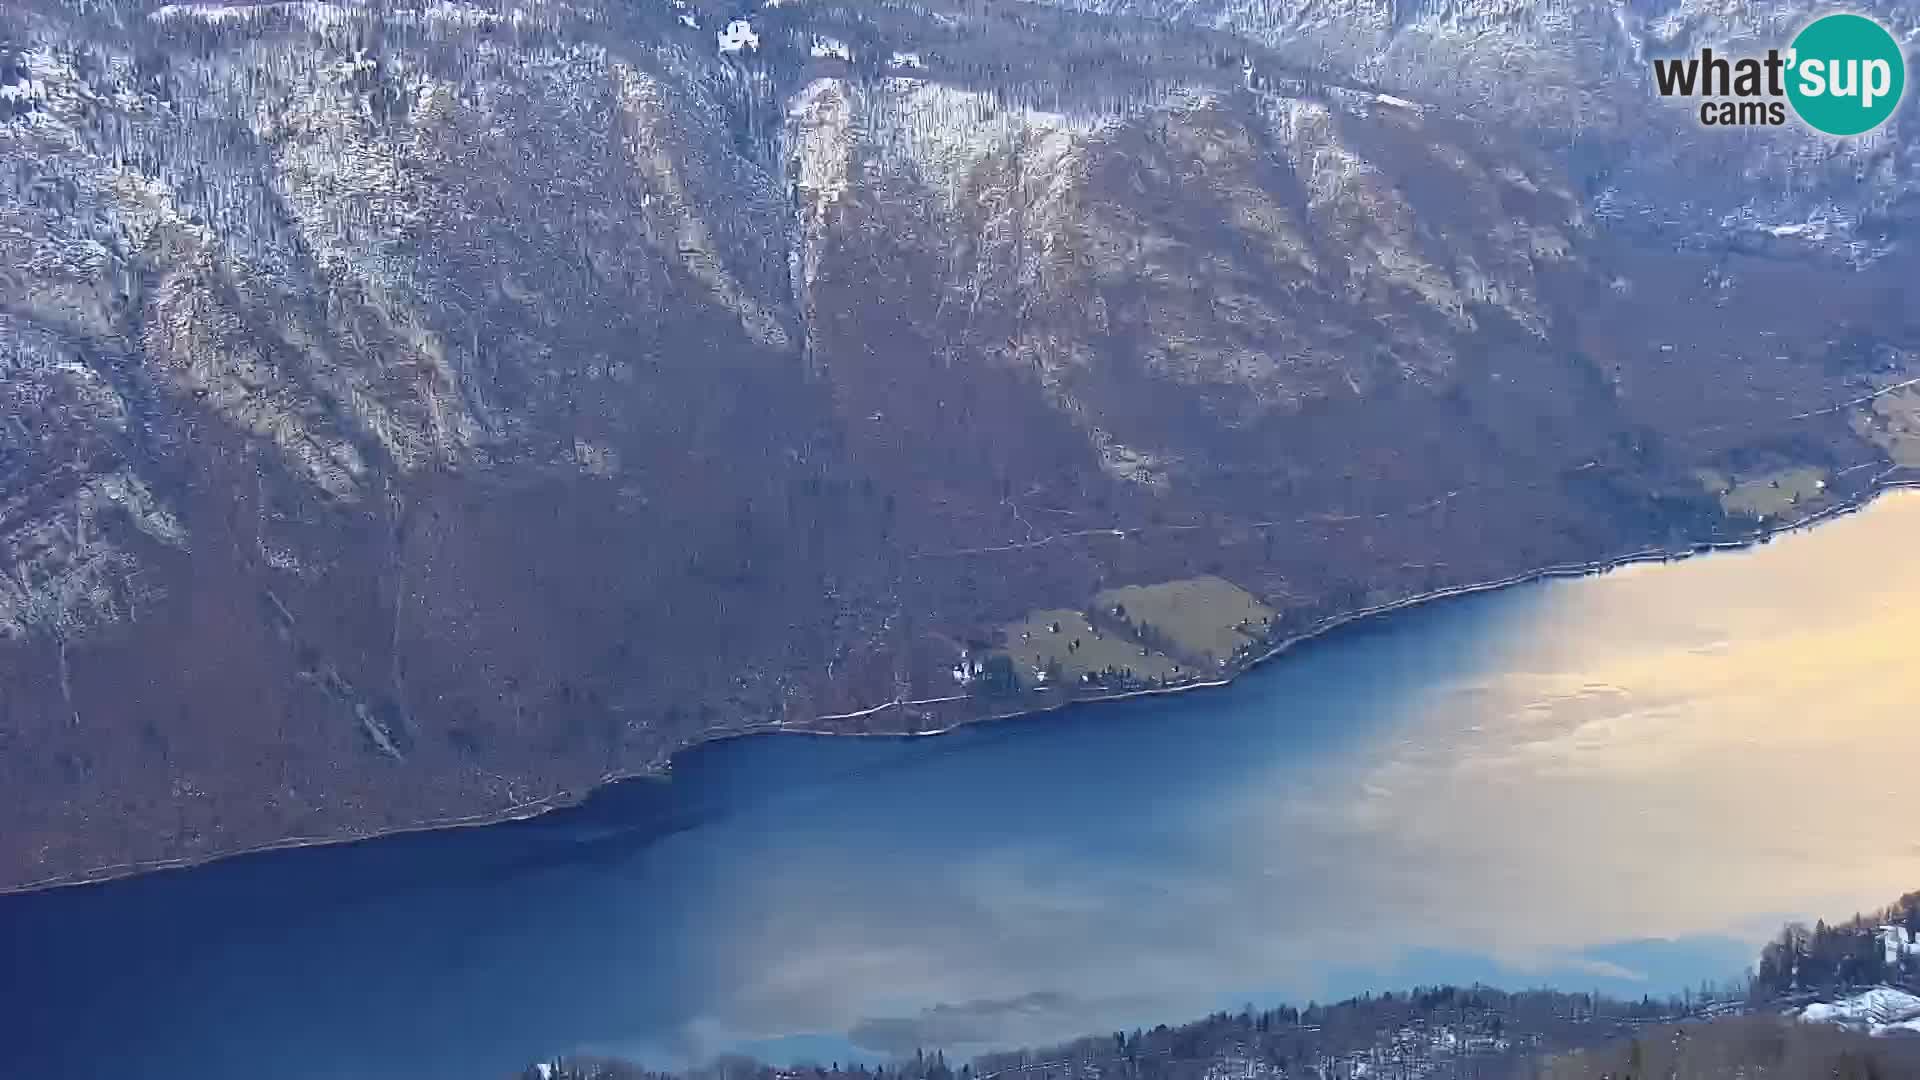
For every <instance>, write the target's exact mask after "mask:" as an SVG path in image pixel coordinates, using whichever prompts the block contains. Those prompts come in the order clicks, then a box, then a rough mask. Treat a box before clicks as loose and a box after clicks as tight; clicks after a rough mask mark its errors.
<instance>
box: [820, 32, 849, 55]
mask: <svg viewBox="0 0 1920 1080" xmlns="http://www.w3.org/2000/svg"><path fill="white" fill-rule="evenodd" d="M813 56H814V59H816V60H851V59H853V50H852V49H849V48H847V43H846V42H844V41H839V40H836V39H834V38H830V37H822V36H820V35H818V34H816V35H814V39H813Z"/></svg>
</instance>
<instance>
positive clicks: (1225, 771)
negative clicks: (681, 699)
mask: <svg viewBox="0 0 1920 1080" xmlns="http://www.w3.org/2000/svg"><path fill="white" fill-rule="evenodd" d="M1916 539H1920V499H1906V500H1887V501H1886V505H1885V507H1884V508H1878V507H1877V508H1875V509H1874V510H1872V511H1870V512H1869V513H1867V514H1863V515H1860V516H1859V517H1858V518H1855V519H1851V520H1849V521H1844V522H1841V523H1839V524H1836V525H1834V526H1830V527H1828V528H1825V529H1821V530H1817V531H1816V532H1814V533H1812V534H1808V535H1806V536H1802V537H1794V538H1789V539H1787V540H1783V541H1781V542H1779V543H1776V544H1774V545H1772V546H1770V547H1769V548H1768V549H1765V550H1763V551H1760V552H1756V553H1753V554H1750V555H1739V556H1729V557H1724V558H1722V557H1715V558H1713V559H1709V560H1704V561H1696V562H1692V563H1688V564H1685V565H1680V566H1674V567H1665V568H1653V569H1648V570H1641V571H1632V572H1627V573H1623V574H1616V575H1610V576H1607V577H1604V578H1599V579H1589V580H1585V581H1580V582H1570V583H1561V584H1554V585H1548V586H1537V587H1527V588H1522V589H1516V590H1511V591H1508V592H1504V593H1500V594H1495V595H1484V596H1480V597H1475V598H1469V599H1465V600H1461V601H1457V602H1450V603H1447V604H1444V605H1438V606H1435V607H1432V608H1429V609H1425V610H1422V611H1418V612H1413V613H1409V614H1405V615H1401V616H1396V617H1394V618H1391V619H1389V620H1385V621H1382V622H1379V623H1378V624H1375V625H1371V626H1367V627H1364V628H1360V629H1355V630H1350V631H1348V632H1344V633H1340V634H1338V635H1335V636H1334V637H1332V638H1330V639H1328V640H1326V641H1324V642H1321V643H1317V644H1315V645H1313V646H1311V647H1309V648H1306V649H1304V650H1302V651H1301V652H1300V653H1298V654H1297V655H1295V656H1293V657H1290V658H1288V659H1287V660H1285V661H1283V662H1281V663H1278V664H1275V665H1272V666H1270V667H1268V668H1266V669H1264V670H1262V671H1260V672H1258V673H1256V674H1254V675H1252V676H1250V677H1248V678H1246V679H1244V680H1242V681H1241V682H1240V683H1238V684H1237V685H1235V686H1233V687H1231V688H1228V689H1225V690H1221V691H1217V692H1212V693H1203V694H1194V695H1187V696H1183V697H1179V698H1160V699H1153V700H1149V701H1139V702H1130V703H1124V704H1118V705H1109V706H1101V707H1095V708H1089V709H1083V710H1078V711H1072V712H1068V713H1065V714H1061V715H1057V716H1053V717H1048V718H1042V719H1037V720H1031V721H1018V722H1010V723H1006V724H1000V725H994V726H989V727H981V728H975V729H970V730H966V731H961V732H957V733H954V734H951V735H948V736H942V737H937V738H927V739H908V740H830V739H811V738H800V737H793V738H777V739H750V740H743V741H738V742H732V743H726V744H721V745H716V746H711V747H707V748H703V749H701V750H698V751H695V752H693V753H690V754H688V755H686V756H685V757H684V759H682V760H681V761H680V762H678V763H677V764H676V769H675V775H674V777H673V779H672V780H671V782H647V783H634V784H629V785H624V786H622V787H620V788H617V789H615V790H613V791H611V792H609V793H607V794H606V795H604V796H603V797H601V798H599V799H596V800H595V801H594V802H593V803H591V804H589V805H588V806H586V807H583V808H581V809H579V810H576V811H570V812H564V813H558V814H554V815H552V816H550V817H548V818H544V819H541V820H537V821H533V822H524V823H518V824H511V825H503V826H499V827H493V828H486V829H471V830H457V831H450V832H444V833H437V834H422V835H415V836H409V837H399V838H394V839H390V840H384V841H378V842H373V843H367V844H361V845H354V846H347V847H335V848H312V849H305V850H299V851H292V852H281V853H275V854H268V855H262V856H257V857H248V858H242V859H235V860H231V861H228V862H224V863H219V864H215V865H211V866H207V867H203V868H198V869H194V870H189V871H179V872H170V873H162V874H155V875H150V876H148V877H144V878H138V879H134V880H129V881H123V882H117V883H111V884H107V885H102V886H95V887H88V888H82V889H69V890H59V891H54V892H48V893H43V894H38V895H31V896H24V897H13V898H0V950H3V951H4V965H3V966H0V999H3V1000H0V1076H3V1077H13V1076H52V1077H62V1078H65V1077H76V1078H79V1077H96V1076H98V1077H107V1076H112V1077H116V1078H123V1077H134V1076H138V1077H155V1078H163V1080H164V1078H172V1077H193V1078H196V1080H213V1078H222V1077H246V1078H249V1080H254V1078H258V1077H263V1076H272V1077H275V1078H284V1080H302V1078H309V1077H312V1078H320V1077H328V1078H331V1077H356V1078H379V1077H390V1076H408V1077H440V1076H446V1077H474V1076H483V1077H484V1076H500V1075H505V1074H507V1073H509V1072H511V1071H513V1070H516V1069H518V1068H520V1067H522V1066H524V1065H525V1064H527V1063H529V1062H531V1061H533V1060H535V1059H538V1058H542V1057H551V1056H553V1055H555V1054H557V1053H560V1052H566V1051H579V1050H592V1051H602V1052H617V1053H626V1054H632V1055H638V1056H642V1057H644V1058H646V1059H648V1060H650V1061H654V1062H657V1063H663V1064H672V1063H676V1062H681V1061H686V1060H690V1059H695V1058H699V1057H703V1056H705V1055H709V1054H711V1053H714V1052H716V1051H719V1050H723V1049H733V1048H743V1047H744V1048H747V1049H750V1050H756V1051H760V1052H764V1053H769V1054H773V1055H776V1056H779V1057H783V1058H789V1059H791V1058H798V1057H818V1058H820V1059H823V1060H824V1059H832V1058H844V1057H849V1056H854V1055H856V1054H857V1055H861V1056H865V1057H879V1056H884V1055H886V1054H890V1053H895V1052H899V1051H902V1050H908V1051H910V1049H911V1048H912V1047H914V1046H916V1045H924V1046H935V1045H939V1046H945V1047H948V1048H950V1049H951V1050H956V1051H962V1052H964V1051H967V1050H977V1049H980V1048H983V1047H987V1046H993V1045H1006V1044H1017V1043H1023V1042H1030V1041H1035V1040H1044V1039H1051V1038H1058V1037H1063V1036H1067V1035H1072V1034H1077V1033H1082V1032H1087V1031H1098V1030H1111V1029H1112V1028H1114V1027H1116V1026H1122V1025H1128V1026H1130V1025H1132V1024H1135V1023H1152V1022H1159V1021H1176V1020H1179V1019H1181V1018H1184V1017H1188V1016H1191V1015H1194V1014H1197V1013H1200V1012H1203V1011H1206V1010H1208V1009H1212V1008H1216V1007H1223V1006H1238V1005H1239V1004H1241V1003H1242V1002H1249V1001H1251V1002H1255V1003H1264V1002H1269V1001H1277V1000H1282V999H1290V1000H1296V1001H1298V1000H1304V999H1306V998H1310V997H1318V998H1323V999H1324V998H1327V997H1331V996H1337V995H1344V994H1348V993H1354V992H1358V991H1360V990H1363V989H1377V988H1381V987H1383V986H1389V985H1397V984H1405V983H1413V982H1421V981H1439V980H1452V981H1466V980H1476V979H1479V980H1487V981H1492V982H1499V983H1507V984H1519V985H1537V984H1542V983H1547V982H1556V983H1560V984H1563V985H1569V986H1572V987H1574V988H1579V989H1587V988H1599V989H1607V990H1613V991H1616V992H1626V993H1633V994H1638V993H1640V992H1643V991H1645V992H1654V993H1660V992H1665V991H1667V990H1669V989H1677V988H1679V987H1680V986H1682V985H1693V984H1696V983H1698V981H1700V980H1701V979H1703V978H1715V979H1717V978H1720V977H1723V976H1728V975H1733V974H1736V973H1737V972H1738V971H1739V970H1740V969H1741V968H1742V967H1743V966H1744V965H1745V964H1746V963H1747V962H1748V960H1749V958H1750V957H1751V955H1752V949H1753V947H1754V945H1755V944H1756V942H1757V941H1758V939H1759V937H1760V936H1761V935H1762V934H1764V933H1765V932H1766V930H1767V929H1768V928H1769V927H1770V926H1771V925H1772V924H1773V923H1774V921H1775V920H1777V919H1778V918H1780V917H1782V916H1785V915H1794V916H1802V915H1812V914H1828V915H1833V914H1845V913H1848V912H1850V911H1852V910H1853V909H1854V908H1856V907H1862V906H1866V905H1868V904H1871V903H1875V902H1880V901H1884V900H1886V899H1890V898H1891V897H1892V896H1893V895H1894V894H1896V893H1898V892H1899V891H1901V890H1903V889H1907V888H1912V887H1914V886H1915V885H1920V880H1916V879H1920V847H1916V846H1915V843H1914V841H1913V840H1912V838H1911V837H1910V836H1908V835H1907V834H1908V833H1909V832H1910V830H1907V829H1905V828H1904V827H1903V826H1901V824H1900V823H1901V822H1904V821H1909V820H1910V817H1908V816H1906V815H1905V814H1904V813H1903V812H1902V810H1901V809H1900V808H1901V807H1902V805H1903V803H1904V800H1905V799H1906V797H1907V795H1906V793H1904V792H1902V791H1901V790H1900V789H1901V787H1902V785H1901V784H1900V783H1899V781H1898V778H1897V776H1894V777H1889V778H1888V779H1886V780H1885V782H1884V783H1882V782H1880V781H1877V780H1873V779H1869V780H1866V781H1862V780H1861V779H1860V777H1862V776H1869V775H1871V773H1870V771H1869V770H1862V771H1859V772H1854V771H1851V770H1849V769H1846V768H1844V766H1845V765H1846V764H1847V762H1848V761H1849V760H1850V758H1849V757H1848V755H1849V754H1850V753H1852V751H1851V750H1849V749H1847V748H1849V747H1856V746H1865V747H1867V748H1868V750H1869V751H1870V754H1871V755H1873V756H1874V757H1875V758H1876V759H1878V760H1885V758H1884V755H1887V754H1893V755H1902V754H1904V755H1907V757H1906V759H1907V760H1914V757H1913V756H1912V755H1913V754H1914V752H1915V751H1920V734H1916V733H1914V732H1912V731H1911V730H1910V729H1912V728H1913V725H1912V724H1911V723H1910V722H1909V721H1908V720H1907V719H1905V718H1906V717H1907V716H1908V715H1909V714H1910V712H1911V706H1912V704H1913V703H1914V700H1913V697H1914V696H1913V695H1912V694H1910V693H1907V692H1905V691H1904V690H1903V689H1902V688H1900V687H1899V686H1897V685H1895V683H1894V682H1893V680H1892V679H1891V677H1890V676H1888V675H1886V674H1884V673H1883V674H1882V675H1881V676H1880V677H1879V680H1878V682H1877V683H1876V682H1874V680H1873V679H1872V677H1871V676H1869V675H1864V674H1863V672H1871V671H1874V670H1878V668H1876V667H1875V665H1879V664H1883V663H1884V657H1882V656H1881V655H1880V654H1879V653H1877V652H1876V651H1875V650H1876V649H1877V648H1878V647H1879V646H1878V645H1877V644H1876V643H1878V642H1881V641H1883V640H1884V639H1887V638H1889V637H1893V638H1896V639H1897V640H1896V645H1897V641H1898V640H1904V641H1906V642H1907V643H1908V644H1909V646H1910V643H1911V641H1912V640H1920V636H1915V635H1914V634H1912V633H1909V631H1911V630H1914V629H1915V625H1914V624H1913V623H1912V622H1911V621H1902V620H1912V619H1913V618H1915V616H1912V615H1910V614H1908V613H1910V612H1913V611H1915V610H1916V609H1920V605H1916V604H1914V603H1913V601H1914V600H1915V599H1920V567H1917V568H1915V569H1913V570H1911V571H1907V570H1902V571H1900V572H1899V573H1892V574H1890V573H1889V572H1888V570H1887V569H1886V567H1887V566H1888V565H1889V563H1888V561H1887V559H1886V558H1885V556H1887V555H1888V554H1889V553H1897V552H1898V551H1902V550H1904V551H1911V550H1913V546H1912V545H1913V542H1914V541H1915V540H1916ZM1876 558H1878V559H1879V560H1880V561H1879V562H1878V563H1877V564H1876V563H1875V561H1874V560H1875V559H1876ZM1893 561H1894V562H1895V563H1897V562H1898V561H1899V560H1898V559H1897V558H1896V559H1894V560H1893ZM1911 561H1912V560H1908V562H1911ZM1876 566H1877V569H1875V570H1874V571H1873V573H1872V574H1871V575H1869V574H1868V572H1867V570H1866V568H1868V567H1876ZM1761 583H1764V584H1765V586H1766V587H1765V588H1759V587H1757V585H1758V584H1761ZM1903 634H1904V635H1906V636H1904V638H1902V637H1900V635H1903ZM1783 658H1786V659H1783ZM1795 658H1798V660H1801V661H1805V660H1809V659H1810V658H1821V662H1820V663H1818V664H1813V663H1808V664H1805V665H1803V666H1805V667H1806V670H1805V671H1799V669H1797V668H1796V669H1794V670H1795V671H1796V672H1797V673H1796V674H1795V675H1794V677H1793V678H1791V679H1776V680H1774V681H1773V682H1772V683H1770V684H1765V680H1756V679H1755V678H1754V675H1753V673H1754V672H1756V671H1759V672H1778V671H1781V670H1783V665H1787V666H1791V664H1792V663H1793V662H1794V661H1795ZM1836 658H1840V659H1836ZM1763 684H1764V685H1763ZM1814 700H1817V701H1819V702H1821V703H1822V705H1823V707H1824V708H1825V712H1824V713H1823V715H1824V716H1825V719H1824V721H1823V722H1822V723H1821V724H1820V725H1819V726H1818V727H1817V728H1810V727H1808V726H1807V725H1806V724H1805V723H1804V717H1805V716H1806V715H1807V709H1808V708H1809V706H1808V702H1809V701H1814ZM1808 755H1820V757H1821V760H1827V761H1835V762H1836V763H1837V764H1838V765H1839V766H1842V768H1841V769H1840V770H1839V771H1841V772H1843V773H1846V774H1847V775H1849V777H1850V782H1848V783H1846V784H1844V785H1840V784H1836V785H1834V786H1833V788H1832V790H1826V789H1824V788H1822V787H1821V785H1820V783H1819V781H1818V780H1817V779H1814V780H1809V779H1808V777H1807V770H1806V769H1805V768H1804V763H1805V762H1806V761H1807V760H1808ZM1789 779H1791V780H1792V782H1793V783H1795V784H1797V785H1798V786H1797V787H1796V789H1795V790H1796V792H1797V801H1796V800H1787V799H1784V798H1775V797H1774V796H1773V794H1772V790H1773V789H1772V785H1774V784H1775V783H1777V782H1778V783H1784V782H1786V781H1787V780H1789Z"/></svg>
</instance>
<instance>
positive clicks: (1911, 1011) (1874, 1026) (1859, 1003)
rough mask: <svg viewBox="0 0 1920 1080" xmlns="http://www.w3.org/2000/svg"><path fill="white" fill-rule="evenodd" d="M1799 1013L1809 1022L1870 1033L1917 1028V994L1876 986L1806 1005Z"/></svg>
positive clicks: (1919, 1003) (1919, 1004)
mask: <svg viewBox="0 0 1920 1080" xmlns="http://www.w3.org/2000/svg"><path fill="white" fill-rule="evenodd" d="M1799 1015H1800V1019H1802V1020H1805V1021H1807V1022H1808V1023H1814V1024H1836V1025H1839V1026H1840V1027H1846V1028H1854V1029H1856V1030H1862V1031H1865V1032H1867V1033H1868V1034H1869V1035H1887V1034H1891V1033H1893V1032H1896V1031H1920V997H1915V996H1914V995H1912V994H1909V993H1907V992H1906V991H1904V990H1895V989H1894V988H1893V987H1891V986H1876V987H1874V988H1873V989H1871V990H1868V991H1866V992H1864V993H1859V994H1855V995H1853V996H1852V997H1848V998H1841V999H1840V1000H1839V1001H1831V1002H1825V1001H1823V1002H1819V1003H1816V1004H1813V1005H1808V1006H1807V1007H1806V1008H1804V1009H1801V1010H1800V1013H1799Z"/></svg>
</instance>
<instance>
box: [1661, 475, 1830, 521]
mask: <svg viewBox="0 0 1920 1080" xmlns="http://www.w3.org/2000/svg"><path fill="white" fill-rule="evenodd" d="M1694 475H1695V476H1696V477H1698V478H1699V480H1700V485H1701V486H1702V487H1704V488H1706V489H1707V491H1709V492H1711V493H1712V494H1714V495H1718V496H1719V497H1720V507H1721V509H1723V510H1725V511H1726V512H1727V513H1728V514H1729V515H1731V516H1735V517H1753V518H1768V517H1780V516H1784V515H1787V514H1791V513H1794V512H1795V511H1797V510H1801V509H1804V506H1805V504H1806V503H1809V502H1811V501H1813V500H1815V499H1819V498H1821V497H1822V496H1824V495H1825V493H1826V490H1827V471H1826V470H1825V469H1818V468H1815V467H1813V466H1811V465H1798V466H1795V467H1793V468H1790V469H1779V470H1776V471H1774V472H1770V473H1761V474H1759V475H1757V476H1749V477H1735V476H1728V475H1727V474H1726V473H1723V472H1719V471H1717V470H1714V469H1698V470H1695V472H1694Z"/></svg>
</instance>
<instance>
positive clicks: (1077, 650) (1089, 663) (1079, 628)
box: [1003, 608, 1193, 686]
mask: <svg viewBox="0 0 1920 1080" xmlns="http://www.w3.org/2000/svg"><path fill="white" fill-rule="evenodd" d="M1055 627H1059V629H1058V630H1055V629H1054V628H1055ZM1003 629H1004V630H1005V633H1006V636H1007V645H1006V653H1007V655H1008V656H1011V657H1012V658H1013V666H1014V670H1015V671H1016V672H1017V673H1018V674H1019V676H1020V682H1021V683H1022V684H1023V685H1026V686H1032V685H1034V683H1035V682H1036V678H1035V672H1036V671H1040V670H1044V669H1045V668H1046V667H1047V665H1048V664H1049V663H1058V664H1059V665H1060V676H1061V680H1062V681H1063V682H1064V683H1066V684H1067V685H1069V686H1071V685H1074V684H1076V683H1078V682H1079V681H1080V676H1081V675H1082V674H1086V673H1097V672H1101V671H1106V670H1108V669H1112V670H1115V671H1125V670H1131V671H1132V672H1133V674H1134V677H1135V678H1138V679H1151V678H1155V677H1159V678H1163V679H1171V678H1175V677H1177V676H1179V675H1181V674H1192V673H1193V672H1192V669H1191V668H1189V667H1184V666H1182V665H1181V664H1180V662H1179V661H1177V660H1175V659H1173V658H1172V657H1170V656H1168V655H1166V654H1165V653H1162V652H1154V651H1152V650H1147V651H1146V653H1145V655H1142V647H1141V645H1140V643H1139V642H1137V641H1131V640H1129V639H1127V638H1125V637H1121V636H1119V635H1117V634H1113V633H1111V632H1103V631H1101V630H1098V629H1096V628H1095V627H1094V626H1093V624H1092V623H1089V622H1088V621H1087V615H1086V612H1083V611H1072V610H1069V609H1066V608H1060V609H1053V610H1047V611H1035V612H1032V613H1031V614H1029V615H1028V616H1027V617H1026V618H1025V619H1022V620H1021V621H1019V622H1016V623H1008V624H1007V625H1006V626H1005V627H1004V628H1003Z"/></svg>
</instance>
